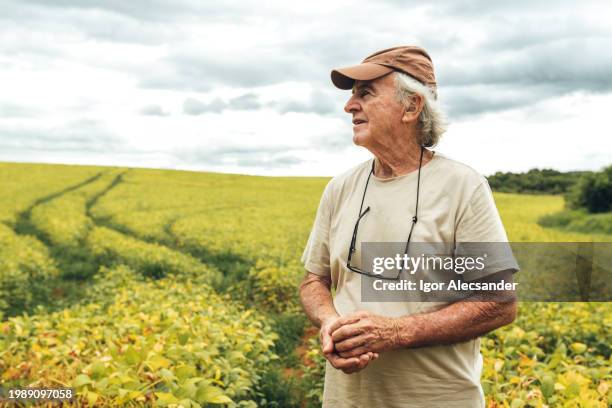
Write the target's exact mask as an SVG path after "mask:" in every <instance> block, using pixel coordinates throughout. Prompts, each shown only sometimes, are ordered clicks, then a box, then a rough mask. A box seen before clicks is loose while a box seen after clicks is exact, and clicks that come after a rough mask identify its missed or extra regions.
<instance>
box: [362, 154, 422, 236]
mask: <svg viewBox="0 0 612 408" xmlns="http://www.w3.org/2000/svg"><path fill="white" fill-rule="evenodd" d="M423 152H425V148H424V147H423V146H421V157H420V158H419V171H418V175H417V191H416V204H415V206H414V217H412V225H413V226H414V224H416V222H417V221H418V220H419V219H418V211H419V189H420V185H421V165H422V164H423ZM375 163H376V159H372V169H371V170H370V174H368V179H367V180H366V185H365V188H364V189H363V196H362V197H361V205H360V206H359V213H358V214H357V217H358V220H359V219H361V217H363V216H364V215H365V214H366V213H367V212H368V211H370V207H369V206H368V207H367V208H366V209H365V211H364V212H363V213H362V212H361V210H362V209H363V203H364V201H365V196H366V191H368V185H369V184H370V176H372V174H374V164H375ZM410 234H412V229H410ZM410 236H411V235H408V238H410Z"/></svg>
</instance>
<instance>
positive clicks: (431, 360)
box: [302, 152, 518, 408]
mask: <svg viewBox="0 0 612 408" xmlns="http://www.w3.org/2000/svg"><path fill="white" fill-rule="evenodd" d="M371 167H372V160H368V161H366V162H363V163H361V164H360V165H358V166H356V167H354V168H352V169H350V170H349V171H347V172H345V173H343V174H341V175H339V176H336V177H334V178H333V179H332V180H331V181H330V182H329V183H328V184H327V186H326V188H325V191H324V193H323V196H322V198H321V201H320V204H319V208H318V211H317V215H316V218H315V222H314V226H313V229H312V231H311V234H310V237H309V240H308V243H307V245H306V248H305V250H304V254H303V256H302V262H303V263H304V266H305V268H306V270H307V271H308V272H311V273H314V274H317V275H324V276H331V279H332V284H333V286H334V287H335V289H336V292H335V296H334V300H333V301H334V306H335V308H336V310H337V311H338V313H339V314H340V315H341V316H344V315H346V314H349V313H352V312H355V311H357V310H367V311H369V312H372V313H376V314H380V315H384V316H390V317H398V316H402V315H406V314H414V313H426V312H431V311H435V310H439V309H441V308H443V307H445V306H447V305H448V304H449V303H448V302H447V303H442V302H420V303H417V302H362V301H361V280H360V277H361V275H359V274H357V273H354V272H352V271H350V270H349V269H347V268H346V260H347V253H348V249H349V244H350V240H351V236H352V233H353V228H354V226H355V221H356V219H357V215H358V213H359V206H360V204H361V199H362V196H363V190H364V187H365V183H366V180H367V177H368V174H369V172H370V170H371ZM416 183H417V171H413V172H411V173H408V174H406V175H402V176H399V177H393V178H389V179H381V178H378V177H376V176H375V175H372V176H371V178H370V182H369V185H368V190H367V193H366V196H365V202H364V205H363V208H364V209H365V208H366V207H367V206H370V208H371V210H370V211H369V213H368V214H367V220H366V218H364V219H363V221H362V222H360V224H359V233H358V239H357V243H356V252H355V253H354V255H353V258H352V259H353V260H355V261H352V262H351V263H352V264H354V265H357V266H359V262H360V259H361V258H360V252H359V251H360V247H361V241H362V238H363V241H369V242H405V241H406V238H407V234H408V232H409V230H410V225H411V223H412V217H413V215H414V205H415V196H416ZM418 211H419V214H418V222H417V224H416V225H415V227H414V231H413V235H412V238H411V242H445V243H448V242H506V241H507V236H506V233H505V230H504V227H503V225H502V222H501V219H500V217H499V213H498V211H497V208H496V207H495V202H494V201H493V196H492V193H491V189H490V188H489V184H488V182H487V180H486V178H484V177H483V176H481V175H480V174H478V173H477V172H476V171H475V170H473V169H472V168H470V167H469V166H466V165H464V164H462V163H459V162H457V161H455V160H452V159H450V158H448V157H446V156H443V155H441V154H440V153H438V152H436V153H435V155H434V157H433V158H432V160H430V161H429V162H427V163H426V164H425V165H424V166H423V167H422V169H421V185H420V193H419V210H418ZM495 266H496V270H489V271H488V272H489V273H493V272H496V271H499V270H503V269H512V270H513V271H516V270H518V268H517V265H516V263H515V261H514V259H510V260H500V262H496V263H495ZM482 364H483V361H482V355H481V354H480V339H479V338H478V339H473V340H469V341H466V342H461V343H456V344H452V345H444V346H432V347H422V348H416V349H401V350H392V351H387V352H383V353H380V357H379V358H378V359H377V360H375V361H373V362H371V363H370V364H369V365H368V366H367V367H366V368H365V369H363V370H361V371H359V372H357V373H353V374H344V373H343V372H342V371H340V370H337V369H335V368H334V367H333V366H331V364H330V363H329V362H327V365H326V370H325V390H324V403H323V406H324V407H374V406H375V407H423V408H425V407H426V408H432V407H462V408H463V407H469V408H478V407H483V408H484V406H485V403H484V396H483V392H482V387H481V385H480V376H481V372H482Z"/></svg>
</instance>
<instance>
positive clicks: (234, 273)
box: [86, 171, 255, 287]
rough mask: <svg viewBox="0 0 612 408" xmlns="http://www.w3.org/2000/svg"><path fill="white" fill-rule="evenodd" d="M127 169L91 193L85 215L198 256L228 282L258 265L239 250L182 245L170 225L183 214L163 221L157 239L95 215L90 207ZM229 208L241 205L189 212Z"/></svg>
mask: <svg viewBox="0 0 612 408" xmlns="http://www.w3.org/2000/svg"><path fill="white" fill-rule="evenodd" d="M127 172H128V171H125V172H123V173H121V174H119V175H117V177H115V179H113V181H112V182H111V183H110V184H109V185H108V187H107V188H106V189H104V190H103V191H101V192H100V193H98V194H96V195H95V196H94V197H92V198H91V199H90V200H89V201H88V202H87V205H86V215H87V216H88V217H89V218H90V219H91V220H92V221H93V222H94V223H95V224H96V225H97V226H99V227H105V228H108V229H111V230H113V231H116V232H119V233H121V234H124V235H126V236H128V237H130V238H133V239H136V240H138V241H141V242H145V243H148V244H157V245H161V246H164V247H166V248H169V249H172V250H173V251H176V252H178V253H181V254H184V255H189V256H192V257H193V258H195V259H197V260H198V261H200V262H201V263H203V264H204V265H208V266H211V267H213V268H216V269H218V270H219V271H221V273H222V274H223V276H224V277H225V279H226V280H227V282H228V283H229V282H234V281H237V280H239V279H243V278H244V277H245V276H246V275H248V272H249V270H250V268H251V267H253V266H254V265H255V262H253V261H251V260H249V259H247V258H244V257H243V256H241V255H239V254H236V253H234V252H231V251H223V252H221V253H218V252H213V251H211V250H209V249H208V248H205V247H202V246H198V247H197V248H196V247H192V246H182V245H180V243H179V241H178V239H177V237H176V236H175V235H174V234H173V233H172V231H171V228H172V226H173V225H174V223H175V222H177V221H178V220H180V219H181V218H184V217H183V216H177V217H175V218H173V219H171V220H170V221H169V222H167V223H166V225H164V227H163V231H164V232H165V233H166V236H167V239H155V238H150V237H143V236H140V235H138V234H137V233H135V232H134V231H132V230H131V229H130V228H128V227H126V226H123V225H119V224H117V223H114V222H112V215H111V216H105V217H96V216H95V215H93V214H92V212H91V209H92V208H93V207H94V206H95V205H96V204H97V203H98V201H99V200H100V199H101V198H102V197H104V196H105V195H106V194H108V193H109V192H110V191H111V190H112V189H114V188H116V187H117V186H119V185H120V184H121V183H123V182H124V178H123V177H124V175H125V174H126V173H127ZM228 208H239V207H238V206H220V207H216V208H213V209H207V210H204V211H198V212H195V213H192V214H189V216H191V215H195V214H198V213H206V212H210V211H214V210H219V209H228ZM225 286H226V285H225V284H224V285H223V287H225Z"/></svg>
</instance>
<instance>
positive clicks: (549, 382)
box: [540, 375, 555, 399]
mask: <svg viewBox="0 0 612 408" xmlns="http://www.w3.org/2000/svg"><path fill="white" fill-rule="evenodd" d="M540 389H541V390H542V395H544V397H545V398H546V399H549V398H550V397H552V396H553V395H554V393H555V381H554V380H553V378H552V376H550V375H545V376H544V378H542V385H541V386H540Z"/></svg>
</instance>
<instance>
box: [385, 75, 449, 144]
mask: <svg viewBox="0 0 612 408" xmlns="http://www.w3.org/2000/svg"><path fill="white" fill-rule="evenodd" d="M395 89H396V91H397V99H398V100H399V101H400V102H401V103H402V104H403V105H404V106H406V107H409V106H410V105H411V104H412V101H411V97H412V96H414V95H415V94H418V95H420V96H421V97H423V99H424V103H423V109H422V110H421V113H420V115H419V127H420V130H421V131H420V132H419V135H417V143H418V144H419V145H421V146H425V147H431V146H435V145H436V144H437V143H438V141H439V140H440V137H441V136H442V134H443V133H444V132H445V131H446V118H445V117H444V114H443V113H442V110H441V109H440V106H439V105H438V102H437V101H436V99H437V94H436V92H435V90H433V89H432V88H429V87H428V86H425V85H423V84H422V83H420V82H419V81H417V80H416V79H414V78H412V77H411V76H409V75H407V74H404V73H403V72H397V71H396V72H395Z"/></svg>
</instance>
